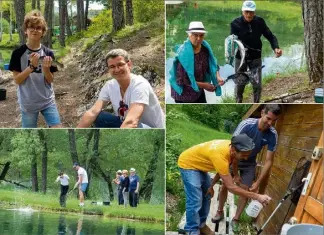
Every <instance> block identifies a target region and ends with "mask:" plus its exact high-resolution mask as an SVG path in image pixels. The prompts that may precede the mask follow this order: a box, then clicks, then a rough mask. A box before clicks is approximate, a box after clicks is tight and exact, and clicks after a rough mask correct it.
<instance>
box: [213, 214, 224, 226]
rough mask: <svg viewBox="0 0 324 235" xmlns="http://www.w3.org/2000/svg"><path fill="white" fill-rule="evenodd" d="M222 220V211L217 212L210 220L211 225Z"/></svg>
mask: <svg viewBox="0 0 324 235" xmlns="http://www.w3.org/2000/svg"><path fill="white" fill-rule="evenodd" d="M222 219H224V211H217V213H216V215H215V216H214V217H213V218H212V219H211V221H212V222H213V223H217V222H219V221H220V220H222Z"/></svg>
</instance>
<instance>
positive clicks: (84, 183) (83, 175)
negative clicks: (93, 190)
mask: <svg viewBox="0 0 324 235" xmlns="http://www.w3.org/2000/svg"><path fill="white" fill-rule="evenodd" d="M73 169H75V170H76V171H77V172H78V177H79V179H78V181H77V182H76V183H75V185H74V187H73V189H76V188H77V187H78V186H79V200H80V204H79V206H81V207H82V206H84V193H85V191H86V190H87V187H88V174H87V172H86V170H85V169H84V168H82V167H80V166H79V163H74V164H73Z"/></svg>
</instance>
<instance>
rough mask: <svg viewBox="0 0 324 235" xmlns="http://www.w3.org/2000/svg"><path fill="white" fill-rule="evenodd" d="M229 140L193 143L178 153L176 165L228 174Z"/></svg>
mask: <svg viewBox="0 0 324 235" xmlns="http://www.w3.org/2000/svg"><path fill="white" fill-rule="evenodd" d="M230 143H231V141H230V140H212V141H209V142H205V143H202V144H198V145H195V146H193V147H191V148H189V149H187V150H185V151H184V152H183V153H181V154H180V157H179V159H178V166H179V167H181V168H182V169H191V170H200V171H203V172H209V171H215V170H216V171H217V172H218V173H219V174H221V175H228V174H229V164H230Z"/></svg>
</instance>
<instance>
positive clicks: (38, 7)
mask: <svg viewBox="0 0 324 235" xmlns="http://www.w3.org/2000/svg"><path fill="white" fill-rule="evenodd" d="M36 1H37V9H38V10H40V9H41V8H40V0H36Z"/></svg>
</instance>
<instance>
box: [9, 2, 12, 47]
mask: <svg viewBox="0 0 324 235" xmlns="http://www.w3.org/2000/svg"><path fill="white" fill-rule="evenodd" d="M12 11H13V10H12V5H11V3H9V30H10V32H9V35H10V42H12V15H13V12H12Z"/></svg>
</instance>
